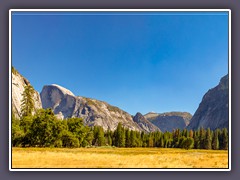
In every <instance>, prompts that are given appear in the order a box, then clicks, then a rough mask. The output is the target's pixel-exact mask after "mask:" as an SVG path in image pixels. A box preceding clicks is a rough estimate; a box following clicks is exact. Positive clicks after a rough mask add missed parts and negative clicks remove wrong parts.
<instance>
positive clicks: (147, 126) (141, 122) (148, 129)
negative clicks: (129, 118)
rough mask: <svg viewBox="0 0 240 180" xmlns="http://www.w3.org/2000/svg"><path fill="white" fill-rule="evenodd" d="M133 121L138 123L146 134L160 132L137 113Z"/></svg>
mask: <svg viewBox="0 0 240 180" xmlns="http://www.w3.org/2000/svg"><path fill="white" fill-rule="evenodd" d="M133 121H134V122H136V123H137V124H138V125H139V126H140V127H141V128H142V129H143V130H144V131H145V132H154V131H160V129H159V128H158V127H157V126H155V125H154V124H152V123H151V122H150V121H148V120H147V119H146V118H145V117H144V116H143V115H142V114H141V113H139V112H138V113H137V114H136V115H135V116H134V117H133Z"/></svg>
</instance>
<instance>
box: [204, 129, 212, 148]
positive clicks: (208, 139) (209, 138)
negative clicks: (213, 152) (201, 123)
mask: <svg viewBox="0 0 240 180" xmlns="http://www.w3.org/2000/svg"><path fill="white" fill-rule="evenodd" d="M204 149H212V135H211V130H210V128H208V129H207V133H206V137H205V140H204Z"/></svg>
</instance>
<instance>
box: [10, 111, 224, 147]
mask: <svg viewBox="0 0 240 180" xmlns="http://www.w3.org/2000/svg"><path fill="white" fill-rule="evenodd" d="M12 146H21V147H68V148H77V147H91V146H115V147H160V148H184V149H192V148H194V149H214V150H218V149H225V150H226V149H228V131H227V129H226V128H224V129H216V130H214V131H212V130H210V129H209V128H208V129H203V128H200V129H198V130H196V131H193V130H187V129H184V130H182V131H181V130H180V129H176V130H173V131H172V132H164V133H163V132H159V131H157V132H151V133H145V132H139V131H134V130H129V129H126V128H124V127H123V126H122V124H121V123H119V124H118V126H117V128H116V129H115V130H114V131H111V130H107V131H104V130H103V128H102V127H101V126H94V127H89V126H86V125H84V121H83V119H81V118H68V119H66V120H59V119H57V118H56V117H55V115H54V113H53V112H52V110H51V109H46V110H45V109H40V110H38V111H37V113H36V114H35V115H28V116H23V117H22V118H21V119H16V118H15V117H14V116H13V117H12Z"/></svg>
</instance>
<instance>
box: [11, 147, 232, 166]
mask: <svg viewBox="0 0 240 180" xmlns="http://www.w3.org/2000/svg"><path fill="white" fill-rule="evenodd" d="M12 168H228V151H222V150H221V151H220V150H219V151H217V150H183V149H165V148H163V149H161V148H77V149H66V148H64V149H63V148H53V149H51V148H13V151H12Z"/></svg>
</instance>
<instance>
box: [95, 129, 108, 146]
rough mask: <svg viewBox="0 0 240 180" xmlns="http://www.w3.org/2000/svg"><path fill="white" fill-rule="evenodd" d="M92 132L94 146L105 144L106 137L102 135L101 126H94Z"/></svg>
mask: <svg viewBox="0 0 240 180" xmlns="http://www.w3.org/2000/svg"><path fill="white" fill-rule="evenodd" d="M93 134H94V139H93V145H94V146H105V144H106V139H105V136H104V131H103V128H102V127H101V126H94V129H93Z"/></svg>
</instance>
